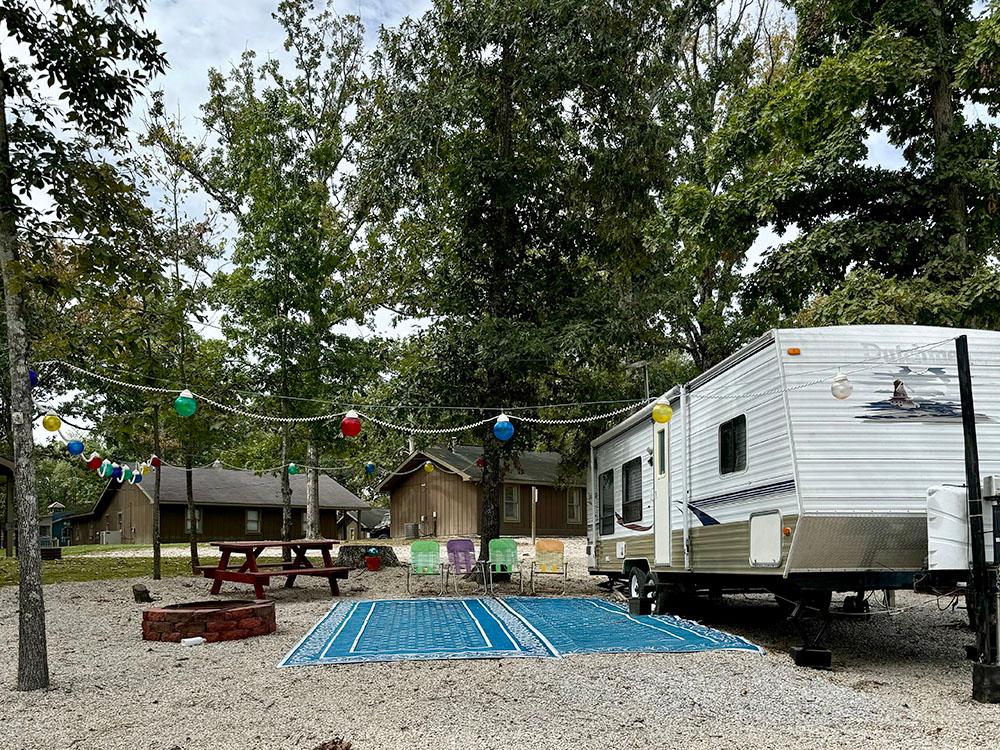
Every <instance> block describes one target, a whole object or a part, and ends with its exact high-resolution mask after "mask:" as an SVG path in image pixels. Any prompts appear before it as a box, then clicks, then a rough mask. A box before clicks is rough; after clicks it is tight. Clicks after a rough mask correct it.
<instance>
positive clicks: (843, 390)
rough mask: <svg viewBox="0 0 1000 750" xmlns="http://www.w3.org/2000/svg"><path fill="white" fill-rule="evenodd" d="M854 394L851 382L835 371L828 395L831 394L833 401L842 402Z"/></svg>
mask: <svg viewBox="0 0 1000 750" xmlns="http://www.w3.org/2000/svg"><path fill="white" fill-rule="evenodd" d="M853 392H854V386H853V385H852V384H851V381H850V380H848V379H847V376H846V375H845V374H844V373H842V372H840V370H838V371H837V374H836V375H834V376H833V384H832V385H831V386H830V393H832V394H833V397H834V398H835V399H838V400H840V401H843V400H844V399H845V398H847V397H848V396H850V395H851V394H852V393H853Z"/></svg>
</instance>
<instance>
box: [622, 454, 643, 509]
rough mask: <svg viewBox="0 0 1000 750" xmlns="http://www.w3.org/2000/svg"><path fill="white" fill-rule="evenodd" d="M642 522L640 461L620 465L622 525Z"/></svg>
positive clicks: (636, 459)
mask: <svg viewBox="0 0 1000 750" xmlns="http://www.w3.org/2000/svg"><path fill="white" fill-rule="evenodd" d="M641 520H642V459H641V458H638V457H637V458H633V459H632V460H631V461H629V462H628V463H626V464H623V465H622V523H635V522H636V521H641Z"/></svg>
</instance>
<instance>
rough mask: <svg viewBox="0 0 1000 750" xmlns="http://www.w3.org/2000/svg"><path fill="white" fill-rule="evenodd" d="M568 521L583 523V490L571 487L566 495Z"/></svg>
mask: <svg viewBox="0 0 1000 750" xmlns="http://www.w3.org/2000/svg"><path fill="white" fill-rule="evenodd" d="M566 523H567V524H573V525H577V524H581V523H583V490H581V489H580V488H579V487H571V488H570V489H569V492H568V493H567V495H566Z"/></svg>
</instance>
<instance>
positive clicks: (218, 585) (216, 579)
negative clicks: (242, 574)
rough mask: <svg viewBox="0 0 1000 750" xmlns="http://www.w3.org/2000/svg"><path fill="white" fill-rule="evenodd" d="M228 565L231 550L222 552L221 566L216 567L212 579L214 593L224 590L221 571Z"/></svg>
mask: <svg viewBox="0 0 1000 750" xmlns="http://www.w3.org/2000/svg"><path fill="white" fill-rule="evenodd" d="M227 567H229V550H225V551H224V552H223V553H222V557H220V558H219V567H217V568H216V569H215V571H216V575H215V576H213V580H212V594H218V593H219V592H220V591H222V578H221V576H220V575H219V573H220V571H223V570H225V569H226V568H227Z"/></svg>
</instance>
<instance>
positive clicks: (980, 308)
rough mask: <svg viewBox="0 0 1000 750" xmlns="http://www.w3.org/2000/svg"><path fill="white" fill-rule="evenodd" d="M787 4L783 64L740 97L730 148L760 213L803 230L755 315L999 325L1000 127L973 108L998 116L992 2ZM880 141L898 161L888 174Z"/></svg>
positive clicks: (759, 292)
mask: <svg viewBox="0 0 1000 750" xmlns="http://www.w3.org/2000/svg"><path fill="white" fill-rule="evenodd" d="M791 7H792V8H794V10H795V13H796V16H797V34H796V38H795V48H794V53H793V55H792V59H791V61H790V64H789V65H788V67H787V69H786V70H785V71H784V74H783V75H781V76H778V77H776V78H775V79H774V80H773V81H771V82H769V83H765V84H764V85H762V86H761V87H759V88H758V89H757V90H755V91H753V92H752V93H751V94H750V95H748V96H747V97H746V98H745V100H744V102H743V103H742V106H741V107H740V110H741V112H740V113H739V114H738V116H736V117H734V118H732V120H731V123H730V126H729V128H728V132H727V134H726V137H725V139H724V142H725V146H724V147H725V150H726V152H727V153H728V154H730V155H733V154H736V155H738V157H737V158H747V159H749V160H750V162H751V164H752V166H751V168H750V170H749V176H748V181H749V182H750V183H751V184H752V188H751V189H750V190H748V191H747V196H748V203H749V205H750V206H751V208H752V209H753V210H755V211H757V212H758V213H759V215H760V216H761V217H762V218H763V220H765V221H772V222H774V223H775V224H776V225H777V227H778V229H779V230H782V231H783V230H784V229H785V228H794V229H797V230H798V234H797V237H796V238H795V239H794V240H792V241H790V242H786V243H784V244H782V245H780V246H779V247H776V248H774V249H773V250H772V251H771V252H770V253H769V254H768V255H767V257H766V258H765V261H764V263H763V264H762V267H761V269H760V271H759V272H758V273H757V274H755V279H754V284H753V285H752V287H751V288H750V289H749V291H748V294H747V295H746V297H745V301H746V309H747V310H748V311H758V312H760V313H761V314H762V315H763V316H764V318H765V319H771V320H773V319H774V318H775V317H777V316H780V315H789V314H794V313H796V312H797V311H799V310H801V309H802V308H803V307H805V306H808V305H810V304H812V303H814V302H817V301H818V302H820V303H821V309H820V310H818V311H817V313H818V314H817V315H814V316H812V320H814V321H816V322H872V315H873V314H874V313H875V312H876V311H879V312H880V313H884V314H886V315H887V316H888V319H889V320H893V321H895V322H911V323H920V322H934V323H938V324H940V323H952V324H962V323H974V322H976V321H978V322H980V323H982V322H983V321H984V320H988V317H987V318H984V317H983V313H987V315H989V314H990V313H991V314H992V320H993V321H994V323H993V324H995V322H996V321H997V319H998V318H997V313H996V310H995V309H993V310H992V311H990V310H989V309H988V308H989V306H988V305H983V304H981V303H982V301H983V295H982V294H981V293H980V291H981V290H982V289H983V288H984V286H985V288H986V289H988V290H989V291H988V293H987V295H986V299H987V300H995V299H996V292H995V290H996V288H997V281H996V279H995V278H993V277H994V276H995V274H993V273H992V268H993V267H994V259H995V258H996V257H997V245H996V237H997V232H998V229H1000V223H998V222H1000V214H998V212H997V211H996V203H997V184H996V164H997V148H998V144H1000V128H998V127H997V126H996V125H995V124H994V123H992V122H989V121H987V120H984V119H980V118H977V117H976V116H975V109H976V107H977V106H982V107H985V108H986V111H987V112H990V113H992V114H994V115H996V113H997V98H998V84H1000V81H998V79H997V74H996V65H995V57H994V56H993V54H992V53H993V52H995V50H996V48H997V36H998V35H997V23H998V22H997V19H996V15H995V14H996V6H995V5H994V6H991V7H990V8H988V9H976V8H975V5H974V4H973V3H972V2H967V1H965V0H958V1H956V2H950V1H946V0H931V1H927V0H898V1H894V2H854V1H853V0H837V2H832V3H831V2H814V1H813V0H803V1H801V2H793V3H791ZM872 139H876V140H884V142H886V143H887V144H888V145H889V146H890V147H892V149H893V150H895V152H896V154H897V157H896V159H897V160H898V165H897V164H891V163H890V164H882V163H879V158H878V156H879V155H878V154H875V155H874V157H873V155H872V154H870V149H869V144H870V143H871V141H872ZM849 275H853V276H854V277H855V278H853V279H849ZM845 279H848V283H847V284H846V285H844V282H845ZM927 292H933V294H931V295H927V294H926V293H927ZM831 293H835V294H834V295H833V299H828V298H824V297H820V298H818V295H828V294H831ZM848 295H858V296H857V297H856V298H855V301H856V302H857V304H852V302H851V299H849V297H848Z"/></svg>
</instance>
